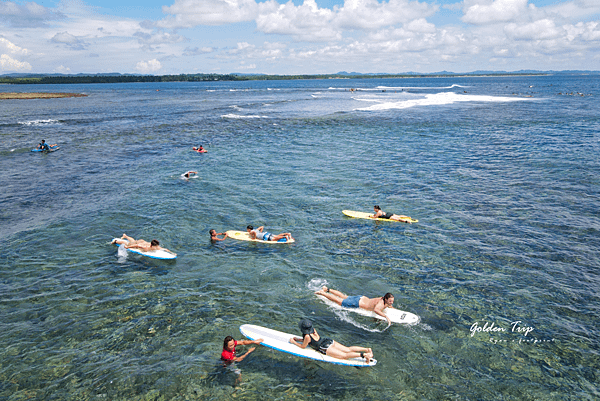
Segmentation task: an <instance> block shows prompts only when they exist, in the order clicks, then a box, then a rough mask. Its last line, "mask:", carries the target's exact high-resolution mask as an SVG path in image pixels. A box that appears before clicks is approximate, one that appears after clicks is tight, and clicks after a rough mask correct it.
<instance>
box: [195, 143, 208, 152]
mask: <svg viewBox="0 0 600 401" xmlns="http://www.w3.org/2000/svg"><path fill="white" fill-rule="evenodd" d="M192 150H195V151H196V152H200V153H204V152H206V149H204V148H203V147H202V145H200V146H198V147H195V146H193V147H192Z"/></svg>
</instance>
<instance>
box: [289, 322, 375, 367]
mask: <svg viewBox="0 0 600 401" xmlns="http://www.w3.org/2000/svg"><path fill="white" fill-rule="evenodd" d="M298 327H299V328H300V332H302V337H292V338H290V343H292V344H294V345H297V346H298V347H300V348H302V349H304V348H306V347H308V346H310V347H311V348H312V349H314V350H315V351H318V352H320V353H321V354H324V355H328V356H331V357H333V358H338V359H351V358H358V357H360V358H364V359H365V361H366V362H367V363H369V362H370V361H371V359H373V350H372V349H371V348H364V347H356V346H353V347H346V346H344V345H342V344H340V343H338V342H336V341H334V340H332V339H330V338H324V337H321V336H320V335H319V333H317V330H315V329H314V327H313V325H312V322H311V321H310V320H308V319H302V320H301V321H300V323H299V324H298ZM298 341H301V343H299V342H298Z"/></svg>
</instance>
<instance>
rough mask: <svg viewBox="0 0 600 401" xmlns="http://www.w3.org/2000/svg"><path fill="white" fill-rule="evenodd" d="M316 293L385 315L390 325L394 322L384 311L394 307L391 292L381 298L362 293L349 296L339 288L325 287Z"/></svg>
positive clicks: (344, 304) (352, 306)
mask: <svg viewBox="0 0 600 401" xmlns="http://www.w3.org/2000/svg"><path fill="white" fill-rule="evenodd" d="M315 294H317V295H322V296H324V297H325V298H327V299H329V300H330V301H333V302H335V303H337V304H338V305H341V306H343V307H345V308H361V309H365V310H368V311H373V312H375V313H377V314H378V315H379V316H383V317H384V318H385V320H387V322H388V325H390V324H392V321H391V320H390V318H389V317H387V315H386V314H385V313H384V312H383V310H384V309H385V308H393V305H394V296H393V295H392V294H391V293H389V292H388V293H387V294H385V295H384V296H383V297H379V298H367V297H365V296H362V295H354V296H351V297H349V296H348V295H346V294H344V293H342V292H340V291H338V290H333V289H331V288H327V287H323V288H322V289H320V290H319V291H317V292H315Z"/></svg>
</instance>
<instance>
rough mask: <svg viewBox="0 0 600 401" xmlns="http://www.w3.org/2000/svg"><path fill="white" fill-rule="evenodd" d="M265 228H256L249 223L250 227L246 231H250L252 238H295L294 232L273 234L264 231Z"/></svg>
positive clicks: (271, 239)
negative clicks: (293, 236)
mask: <svg viewBox="0 0 600 401" xmlns="http://www.w3.org/2000/svg"><path fill="white" fill-rule="evenodd" d="M263 229H264V227H263V226H260V227H258V228H254V227H252V226H251V225H249V226H248V227H246V231H248V234H249V235H250V238H252V239H258V240H263V241H279V240H281V239H284V238H285V241H288V240H293V238H292V233H281V234H277V235H275V234H271V233H269V232H266V231H264V232H263ZM285 241H282V242H285Z"/></svg>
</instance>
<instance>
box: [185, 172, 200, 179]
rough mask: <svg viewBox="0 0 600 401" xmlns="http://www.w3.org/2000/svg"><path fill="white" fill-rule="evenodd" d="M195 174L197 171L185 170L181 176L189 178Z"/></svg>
mask: <svg viewBox="0 0 600 401" xmlns="http://www.w3.org/2000/svg"><path fill="white" fill-rule="evenodd" d="M197 174H198V172H197V171H186V172H185V173H183V174H182V176H183V177H185V178H190V177H191V176H194V175H197Z"/></svg>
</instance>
